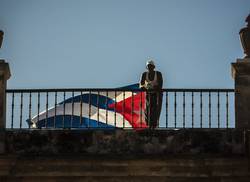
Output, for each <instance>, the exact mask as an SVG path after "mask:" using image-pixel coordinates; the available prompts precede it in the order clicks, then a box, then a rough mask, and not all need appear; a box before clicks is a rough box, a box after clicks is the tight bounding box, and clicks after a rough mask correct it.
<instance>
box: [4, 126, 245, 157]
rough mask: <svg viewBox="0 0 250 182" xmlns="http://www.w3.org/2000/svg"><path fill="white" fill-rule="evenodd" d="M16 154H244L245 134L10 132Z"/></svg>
mask: <svg viewBox="0 0 250 182" xmlns="http://www.w3.org/2000/svg"><path fill="white" fill-rule="evenodd" d="M6 152H7V153H16V154H35V155H49V154H66V153H70V154H72V153H78V154H91V155H95V154H108V155H110V154H111V155H113V154H119V155H148V154H149V155H154V154H157V155H158V154H165V155H167V154H171V155H172V154H190V155H193V154H206V153H211V154H222V155H227V154H228V155H230V154H243V153H244V144H243V132H242V131H241V130H204V129H203V130H195V129H194V130H178V131H172V130H169V131H168V130H156V131H140V132H137V131H133V130H129V131H128V130H113V131H112V130H110V131H98V130H89V131H21V132H20V131H16V132H15V131H6Z"/></svg>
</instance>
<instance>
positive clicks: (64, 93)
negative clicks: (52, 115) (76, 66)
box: [62, 91, 66, 128]
mask: <svg viewBox="0 0 250 182" xmlns="http://www.w3.org/2000/svg"><path fill="white" fill-rule="evenodd" d="M65 99H66V92H65V91H64V92H63V120H62V122H63V128H65Z"/></svg>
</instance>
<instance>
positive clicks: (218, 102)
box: [217, 92, 220, 128]
mask: <svg viewBox="0 0 250 182" xmlns="http://www.w3.org/2000/svg"><path fill="white" fill-rule="evenodd" d="M217 119H218V128H220V93H219V92H217Z"/></svg>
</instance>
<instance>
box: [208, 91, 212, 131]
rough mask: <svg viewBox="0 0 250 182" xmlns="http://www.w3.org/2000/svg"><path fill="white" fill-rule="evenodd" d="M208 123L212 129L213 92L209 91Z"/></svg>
mask: <svg viewBox="0 0 250 182" xmlns="http://www.w3.org/2000/svg"><path fill="white" fill-rule="evenodd" d="M208 112H209V114H208V123H209V128H211V92H210V91H209V94H208Z"/></svg>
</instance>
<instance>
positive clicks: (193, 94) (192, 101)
mask: <svg viewBox="0 0 250 182" xmlns="http://www.w3.org/2000/svg"><path fill="white" fill-rule="evenodd" d="M193 127H194V92H192V128H193Z"/></svg>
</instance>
